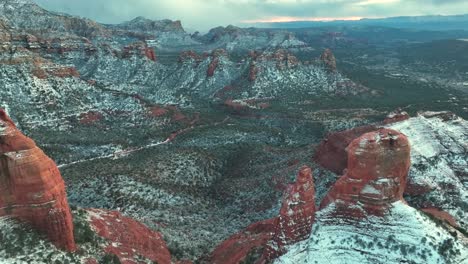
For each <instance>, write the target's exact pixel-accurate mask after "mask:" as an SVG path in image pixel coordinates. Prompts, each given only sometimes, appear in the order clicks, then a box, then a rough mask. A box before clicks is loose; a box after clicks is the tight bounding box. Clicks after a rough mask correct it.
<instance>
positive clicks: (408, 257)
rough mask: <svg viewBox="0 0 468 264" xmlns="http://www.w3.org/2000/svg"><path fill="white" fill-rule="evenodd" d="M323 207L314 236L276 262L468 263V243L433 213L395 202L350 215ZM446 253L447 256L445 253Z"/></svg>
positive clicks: (361, 263) (281, 263)
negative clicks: (377, 212) (373, 212)
mask: <svg viewBox="0 0 468 264" xmlns="http://www.w3.org/2000/svg"><path fill="white" fill-rule="evenodd" d="M334 209H335V208H334V205H333V204H332V205H330V206H329V207H327V208H325V209H324V210H322V211H320V212H318V214H317V220H316V223H315V224H314V229H313V231H312V234H311V237H310V238H309V239H308V240H305V241H303V242H301V243H298V244H295V245H293V246H291V247H290V248H289V250H288V253H287V254H286V255H284V256H282V257H281V258H279V259H278V260H277V261H275V263H279V264H297V263H327V264H328V263H330V264H331V263H337V264H338V263H339V264H346V263H359V264H365V263H369V264H370V263H372V264H376V263H382V264H383V263H421V264H429V263H434V264H436V263H467V262H464V261H468V249H467V247H466V244H465V245H463V244H462V243H461V241H459V240H458V238H455V237H453V236H452V235H451V234H449V232H448V231H447V230H446V229H444V228H443V227H441V226H437V225H436V224H435V223H434V222H433V221H431V220H430V219H429V218H428V217H427V216H425V215H424V214H422V213H421V212H419V211H418V210H416V209H414V208H412V207H410V206H408V205H406V204H405V203H403V202H395V203H394V204H393V205H392V207H391V208H390V210H389V212H388V213H387V214H386V215H385V216H383V217H375V216H369V217H367V218H365V219H344V218H338V217H336V216H334V215H333V211H334ZM444 255H445V256H444Z"/></svg>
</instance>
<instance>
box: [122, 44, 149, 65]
mask: <svg viewBox="0 0 468 264" xmlns="http://www.w3.org/2000/svg"><path fill="white" fill-rule="evenodd" d="M132 56H141V57H146V58H148V59H149V60H152V61H156V53H155V52H154V49H153V48H151V47H148V45H147V44H146V43H145V42H135V43H133V44H131V45H128V46H125V47H124V48H123V50H122V57H123V58H130V57H132Z"/></svg>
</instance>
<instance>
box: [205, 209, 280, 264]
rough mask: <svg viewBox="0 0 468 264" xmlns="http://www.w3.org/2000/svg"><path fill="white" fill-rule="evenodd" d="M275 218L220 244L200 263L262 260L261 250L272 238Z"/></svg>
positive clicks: (253, 225)
mask: <svg viewBox="0 0 468 264" xmlns="http://www.w3.org/2000/svg"><path fill="white" fill-rule="evenodd" d="M275 222H276V218H273V219H268V220H265V221H261V222H257V223H254V224H252V225H250V226H249V227H247V228H246V229H244V230H242V231H240V232H239V233H237V234H235V235H233V236H231V237H230V238H228V239H226V240H225V241H224V242H223V243H221V244H220V245H219V246H218V247H216V249H215V250H214V251H213V252H212V253H211V254H210V256H209V257H207V258H205V259H204V260H202V261H201V262H202V263H212V264H238V263H242V262H243V261H246V260H247V259H250V260H251V261H252V260H253V261H257V260H260V259H261V258H262V254H263V250H264V248H265V245H266V244H267V242H268V241H270V239H271V238H272V237H273V234H274V230H275V227H276V226H275Z"/></svg>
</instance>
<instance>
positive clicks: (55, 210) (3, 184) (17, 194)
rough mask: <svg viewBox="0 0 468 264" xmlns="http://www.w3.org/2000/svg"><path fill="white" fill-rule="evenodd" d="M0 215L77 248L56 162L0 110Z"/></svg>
mask: <svg viewBox="0 0 468 264" xmlns="http://www.w3.org/2000/svg"><path fill="white" fill-rule="evenodd" d="M0 216H12V217H14V218H17V219H19V220H20V221H24V222H26V223H28V224H30V225H31V226H32V227H33V228H35V229H37V230H38V231H39V232H42V233H44V234H45V235H47V237H48V238H49V239H50V240H51V241H52V242H53V243H54V244H55V245H56V246H57V247H58V248H61V249H64V250H68V251H74V250H75V249H76V245H75V241H74V237H73V221H72V216H71V212H70V208H69V206H68V202H67V196H66V193H65V184H64V182H63V179H62V177H61V175H60V172H59V170H58V168H57V166H56V165H55V163H54V162H53V161H52V160H51V159H50V158H49V157H47V156H46V155H45V154H44V152H42V150H41V149H39V148H38V147H37V146H36V144H35V143H34V141H32V140H31V139H30V138H28V137H26V136H24V135H23V134H22V133H21V132H20V131H19V130H18V129H17V128H16V126H15V125H14V124H13V122H12V121H11V119H10V118H9V117H8V116H7V115H6V113H5V112H4V111H3V110H0Z"/></svg>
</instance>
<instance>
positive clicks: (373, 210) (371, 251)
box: [275, 128, 467, 264]
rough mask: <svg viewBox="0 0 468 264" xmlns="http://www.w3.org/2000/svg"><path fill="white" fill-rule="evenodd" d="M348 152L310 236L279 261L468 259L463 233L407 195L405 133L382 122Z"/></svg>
mask: <svg viewBox="0 0 468 264" xmlns="http://www.w3.org/2000/svg"><path fill="white" fill-rule="evenodd" d="M416 151H417V148H416ZM347 152H348V165H347V169H346V170H345V174H344V176H342V177H341V178H340V179H339V180H338V181H337V182H336V183H335V184H334V185H333V186H332V188H331V189H330V191H329V193H328V194H327V196H326V197H325V198H324V199H323V200H322V203H321V206H320V210H318V211H317V214H316V218H315V222H314V225H313V230H312V232H311V234H310V238H309V239H307V240H305V241H303V242H299V243H296V244H294V245H292V246H290V247H288V252H287V253H286V254H285V255H283V256H281V257H279V258H278V259H276V260H275V263H281V264H293V263H369V264H370V263H373V264H374V263H457V262H463V260H465V259H466V257H467V253H466V242H463V241H462V240H461V239H459V236H460V237H462V236H463V235H462V234H461V233H459V232H457V231H456V230H455V229H450V228H447V227H441V226H440V225H439V224H437V223H435V222H434V221H433V220H431V218H429V217H427V216H426V215H425V214H423V213H421V212H420V211H418V210H417V209H415V208H412V207H410V206H408V205H407V203H406V201H405V200H404V199H403V193H404V191H405V188H406V180H407V179H406V178H407V174H408V172H409V168H410V141H409V140H408V138H407V137H406V136H405V135H404V134H402V133H400V132H397V131H395V130H392V129H388V128H381V129H379V130H377V131H374V132H369V133H366V134H364V135H362V136H360V137H358V138H357V139H355V140H353V141H352V142H351V143H350V144H349V146H348V147H347ZM436 213H438V214H442V215H443V213H441V212H439V211H438V212H436ZM443 217H446V215H445V216H443ZM434 234H435V235H434Z"/></svg>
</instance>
